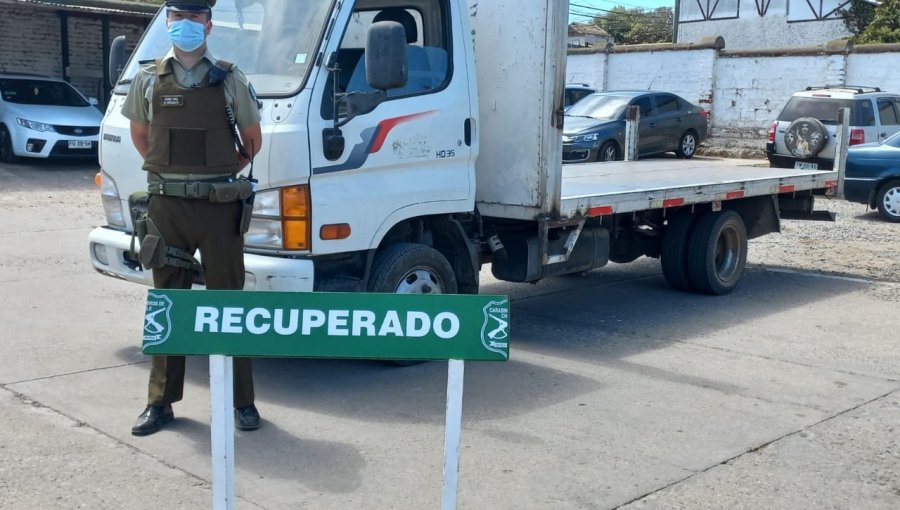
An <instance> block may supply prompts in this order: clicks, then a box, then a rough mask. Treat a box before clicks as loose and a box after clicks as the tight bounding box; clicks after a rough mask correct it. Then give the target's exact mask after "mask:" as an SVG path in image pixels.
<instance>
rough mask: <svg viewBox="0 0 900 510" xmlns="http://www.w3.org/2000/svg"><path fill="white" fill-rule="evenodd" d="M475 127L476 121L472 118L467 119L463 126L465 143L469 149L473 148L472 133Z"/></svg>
mask: <svg viewBox="0 0 900 510" xmlns="http://www.w3.org/2000/svg"><path fill="white" fill-rule="evenodd" d="M474 127H475V121H474V120H473V119H472V117H469V118H468V119H466V122H465V123H464V124H463V132H464V138H465V143H466V146H468V147H471V146H472V131H473V128H474Z"/></svg>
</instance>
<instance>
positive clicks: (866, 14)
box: [839, 0, 875, 35]
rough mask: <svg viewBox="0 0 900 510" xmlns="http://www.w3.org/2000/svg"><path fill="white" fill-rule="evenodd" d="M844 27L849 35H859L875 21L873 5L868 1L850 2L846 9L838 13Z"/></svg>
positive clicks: (856, 0)
mask: <svg viewBox="0 0 900 510" xmlns="http://www.w3.org/2000/svg"><path fill="white" fill-rule="evenodd" d="M839 14H840V16H841V19H843V20H844V26H845V27H847V30H848V31H849V32H850V33H851V34H854V35H856V34H859V33H860V32H862V31H863V30H865V29H866V27H867V26H869V24H870V23H872V20H874V19H875V5H873V4H872V3H871V2H870V1H869V0H850V3H849V5H848V7H847V8H846V9H841V11H840V13H839Z"/></svg>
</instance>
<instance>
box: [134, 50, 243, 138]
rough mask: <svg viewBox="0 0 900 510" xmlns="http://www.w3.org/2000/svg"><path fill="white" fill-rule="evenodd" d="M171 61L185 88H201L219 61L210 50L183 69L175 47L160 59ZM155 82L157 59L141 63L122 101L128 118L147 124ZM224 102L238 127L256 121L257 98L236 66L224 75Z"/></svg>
mask: <svg viewBox="0 0 900 510" xmlns="http://www.w3.org/2000/svg"><path fill="white" fill-rule="evenodd" d="M170 59H171V60H172V72H173V73H174V75H175V81H176V82H177V83H178V85H180V86H182V87H185V88H194V87H201V86H204V85H206V84H207V80H206V76H207V73H209V70H210V69H212V67H213V66H214V65H215V63H216V62H217V61H218V60H217V59H216V58H215V57H214V56H213V55H212V53H210V51H209V49H207V50H206V53H204V54H203V57H201V58H200V61H199V62H197V64H196V65H195V66H194V67H193V68H191V69H186V68H185V67H184V65H183V64H182V63H181V61H179V60H178V56H177V55H175V50H174V48H173V49H170V50H169V52H168V53H166V55H165V56H164V57H163V62H165V61H167V60H170ZM155 83H156V62H150V63H148V64H143V65H141V69H140V71H138V73H137V76H135V77H134V81H133V82H132V83H131V88H130V89H129V90H128V95H127V96H126V97H125V103H124V104H123V105H122V115H124V116H125V118H127V119H129V120H133V121H135V122H140V123H143V124H149V123H150V121H151V120H152V119H153V85H154V84H155ZM223 85H224V87H225V102H226V103H227V104H228V105H229V106H231V109H232V111H234V118H235V122H236V123H237V126H238V128H240V129H244V128H246V127H248V126H252V125H253V124H256V123H257V122H259V120H260V116H259V109H258V108H257V105H256V97H255V95H254V94H252V93H251V91H250V84H249V82H248V81H247V77H246V76H244V73H242V72H241V71H240V70H239V69H237V68H236V67H234V68H232V71H231V72H230V73H228V74H227V75H226V77H225V81H224V83H223Z"/></svg>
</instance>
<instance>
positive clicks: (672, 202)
mask: <svg viewBox="0 0 900 510" xmlns="http://www.w3.org/2000/svg"><path fill="white" fill-rule="evenodd" d="M679 205H684V199H683V198H667V199H665V200H663V207H664V208H665V207H678V206H679Z"/></svg>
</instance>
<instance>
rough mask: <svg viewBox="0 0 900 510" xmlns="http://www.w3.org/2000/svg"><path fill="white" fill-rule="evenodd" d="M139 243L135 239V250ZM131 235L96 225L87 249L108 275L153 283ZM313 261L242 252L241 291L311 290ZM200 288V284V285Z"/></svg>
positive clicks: (97, 267) (98, 268)
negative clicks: (242, 283) (136, 252)
mask: <svg viewBox="0 0 900 510" xmlns="http://www.w3.org/2000/svg"><path fill="white" fill-rule="evenodd" d="M138 248H139V246H138V245H137V242H136V241H135V249H136V250H137V249H138ZM130 249H131V234H129V233H127V232H122V231H119V230H113V229H111V228H106V227H99V228H95V229H94V230H93V231H91V233H90V235H89V236H88V252H89V254H90V257H91V264H93V266H94V269H96V270H97V271H99V272H101V273H104V274H106V275H109V276H113V277H116V278H121V279H123V280H128V281H130V282H134V283H140V284H143V285H147V286H150V287H152V286H153V274H152V272H151V271H145V270H144V269H143V268H142V267H141V265H140V264H139V263H138V261H137V259H136V258H135V257H134V256H132V255H131V254H130ZM313 269H314V264H313V261H312V260H307V259H289V258H282V257H269V256H264V255H257V254H253V253H245V254H244V271H245V272H246V279H245V282H244V290H263V291H282V292H312V290H313V283H314V281H315V279H314V273H313ZM200 287H201V288H202V286H200Z"/></svg>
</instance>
